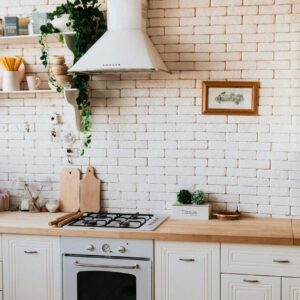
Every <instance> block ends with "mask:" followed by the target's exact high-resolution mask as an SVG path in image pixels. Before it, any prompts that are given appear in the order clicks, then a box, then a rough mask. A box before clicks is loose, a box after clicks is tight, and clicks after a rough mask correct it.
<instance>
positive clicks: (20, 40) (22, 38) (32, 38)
mask: <svg viewBox="0 0 300 300" xmlns="http://www.w3.org/2000/svg"><path fill="white" fill-rule="evenodd" d="M61 34H63V35H64V37H69V36H73V35H75V32H71V31H70V32H62V33H61ZM40 36H41V35H40V34H34V35H16V36H2V37H0V45H5V44H6V45H14V44H36V43H38V41H39V38H40ZM47 41H48V43H57V42H58V39H57V37H56V34H50V35H48V36H47Z"/></svg>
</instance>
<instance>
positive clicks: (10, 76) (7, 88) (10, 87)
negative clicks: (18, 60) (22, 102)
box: [2, 71, 20, 92]
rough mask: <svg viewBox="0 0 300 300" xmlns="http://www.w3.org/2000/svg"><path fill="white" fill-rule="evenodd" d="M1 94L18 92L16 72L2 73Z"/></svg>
mask: <svg viewBox="0 0 300 300" xmlns="http://www.w3.org/2000/svg"><path fill="white" fill-rule="evenodd" d="M2 85H3V92H13V91H19V90H20V79H19V75H18V71H4V72H3V84H2Z"/></svg>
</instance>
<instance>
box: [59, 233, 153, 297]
mask: <svg viewBox="0 0 300 300" xmlns="http://www.w3.org/2000/svg"><path fill="white" fill-rule="evenodd" d="M61 245H62V258H63V300H153V299H154V298H153V273H152V269H153V242H152V241H141V240H119V239H93V238H92V239H90V238H68V237H62V244H61Z"/></svg>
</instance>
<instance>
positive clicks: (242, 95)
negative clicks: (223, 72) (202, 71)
mask: <svg viewBox="0 0 300 300" xmlns="http://www.w3.org/2000/svg"><path fill="white" fill-rule="evenodd" d="M258 90H259V82H254V81H253V82H252V81H204V82H203V83H202V113H203V114H206V115H245V116H251V115H253V116H255V115H257V114H258Z"/></svg>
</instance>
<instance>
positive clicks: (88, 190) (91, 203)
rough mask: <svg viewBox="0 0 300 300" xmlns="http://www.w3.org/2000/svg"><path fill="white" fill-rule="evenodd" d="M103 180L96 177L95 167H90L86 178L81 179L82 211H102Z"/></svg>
mask: <svg viewBox="0 0 300 300" xmlns="http://www.w3.org/2000/svg"><path fill="white" fill-rule="evenodd" d="M100 186H101V181H100V180H99V179H97V178H96V177H95V169H94V168H93V167H88V168H87V170H86V176H85V178H83V179H81V181H80V211H81V212H95V213H96V212H99V211H100Z"/></svg>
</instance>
